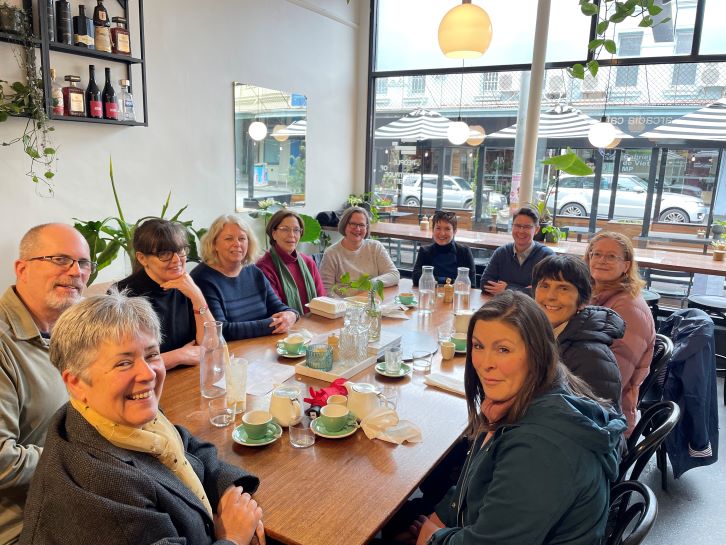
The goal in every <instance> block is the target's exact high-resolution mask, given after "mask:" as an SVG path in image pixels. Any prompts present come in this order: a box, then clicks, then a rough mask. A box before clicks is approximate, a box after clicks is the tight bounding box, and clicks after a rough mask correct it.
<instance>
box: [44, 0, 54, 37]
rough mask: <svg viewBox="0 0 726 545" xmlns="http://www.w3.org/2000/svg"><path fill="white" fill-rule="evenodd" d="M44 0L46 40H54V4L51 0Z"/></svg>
mask: <svg viewBox="0 0 726 545" xmlns="http://www.w3.org/2000/svg"><path fill="white" fill-rule="evenodd" d="M44 1H45V12H46V13H47V15H46V16H45V18H46V21H45V22H46V26H47V27H48V41H51V42H54V41H55V6H54V5H53V0H44Z"/></svg>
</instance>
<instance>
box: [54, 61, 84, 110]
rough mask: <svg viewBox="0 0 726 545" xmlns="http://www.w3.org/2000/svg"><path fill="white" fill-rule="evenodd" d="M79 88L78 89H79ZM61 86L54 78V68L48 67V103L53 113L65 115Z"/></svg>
mask: <svg viewBox="0 0 726 545" xmlns="http://www.w3.org/2000/svg"><path fill="white" fill-rule="evenodd" d="M79 90H80V89H79ZM63 102H64V101H63V87H61V85H60V83H58V82H57V81H56V80H55V68H51V69H50V103H51V112H53V115H65V111H64V108H63Z"/></svg>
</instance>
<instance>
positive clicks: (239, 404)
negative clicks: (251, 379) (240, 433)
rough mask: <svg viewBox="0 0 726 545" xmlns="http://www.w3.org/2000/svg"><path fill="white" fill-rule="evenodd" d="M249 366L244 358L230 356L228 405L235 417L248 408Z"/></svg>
mask: <svg viewBox="0 0 726 545" xmlns="http://www.w3.org/2000/svg"><path fill="white" fill-rule="evenodd" d="M247 366H248V362H247V360H246V359H244V358H229V369H227V406H228V407H229V410H230V412H231V413H232V418H233V419H235V418H236V417H237V415H238V414H242V413H243V412H245V411H246V410H247Z"/></svg>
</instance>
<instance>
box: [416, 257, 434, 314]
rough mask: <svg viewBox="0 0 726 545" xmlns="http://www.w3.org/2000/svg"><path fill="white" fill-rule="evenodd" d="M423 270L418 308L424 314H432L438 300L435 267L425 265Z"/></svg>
mask: <svg viewBox="0 0 726 545" xmlns="http://www.w3.org/2000/svg"><path fill="white" fill-rule="evenodd" d="M421 270H422V273H421V278H420V279H419V281H418V310H419V312H421V313H422V314H431V312H432V311H433V310H434V302H435V301H436V280H435V279H434V268H433V267H432V266H430V265H424V266H423V267H422V268H421Z"/></svg>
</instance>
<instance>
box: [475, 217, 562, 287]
mask: <svg viewBox="0 0 726 545" xmlns="http://www.w3.org/2000/svg"><path fill="white" fill-rule="evenodd" d="M538 229H539V216H538V215H537V212H536V211H535V210H534V209H532V208H529V207H526V206H525V207H522V208H520V209H518V210H517V211H516V212H515V213H514V217H513V219H512V238H513V239H514V242H510V243H509V244H505V245H504V246H500V247H499V248H497V249H496V250H494V254H492V257H491V259H490V260H489V265H487V268H486V270H485V271H484V274H483V275H482V277H481V290H482V294H483V293H487V294H489V295H496V294H498V293H502V292H503V291H504V290H506V289H510V290H515V291H524V292H526V293H530V292H531V287H532V269H534V266H535V265H536V264H537V263H539V262H540V261H542V260H543V259H544V258H545V257H547V256H548V255H553V254H554V252H553V251H552V248H548V247H547V246H545V245H544V244H540V243H539V242H535V241H534V235H535V234H536V233H537V230H538ZM530 295H531V293H530Z"/></svg>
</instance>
